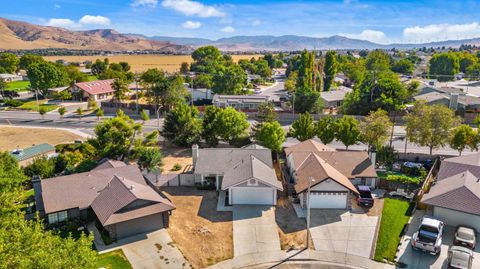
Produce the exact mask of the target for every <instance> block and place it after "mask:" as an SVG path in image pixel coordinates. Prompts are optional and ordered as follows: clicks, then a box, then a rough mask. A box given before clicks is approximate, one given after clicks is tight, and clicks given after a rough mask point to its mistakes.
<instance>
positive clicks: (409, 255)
mask: <svg viewBox="0 0 480 269" xmlns="http://www.w3.org/2000/svg"><path fill="white" fill-rule="evenodd" d="M422 217H423V212H421V211H417V212H416V213H415V215H414V216H413V219H412V222H411V224H410V225H409V226H408V229H407V232H406V234H405V235H404V236H403V238H402V240H401V241H400V247H399V250H398V254H397V257H398V261H399V262H402V263H404V264H406V265H407V267H405V268H430V269H443V268H447V256H448V249H449V247H450V246H451V245H452V244H453V235H454V234H455V228H454V227H450V226H445V230H444V232H443V237H442V250H441V252H440V254H439V255H437V256H433V255H431V254H428V253H425V252H422V251H418V250H414V249H412V248H411V247H410V240H411V238H412V236H413V234H414V233H415V232H416V230H417V229H418V227H419V225H420V223H421V220H422ZM477 236H478V235H477ZM475 249H476V251H475V254H474V259H473V265H472V268H480V253H479V252H478V251H479V250H480V241H477V246H476V248H475Z"/></svg>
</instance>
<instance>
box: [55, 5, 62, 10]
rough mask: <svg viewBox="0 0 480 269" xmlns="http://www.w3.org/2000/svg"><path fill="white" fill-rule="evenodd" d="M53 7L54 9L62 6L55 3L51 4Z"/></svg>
mask: <svg viewBox="0 0 480 269" xmlns="http://www.w3.org/2000/svg"><path fill="white" fill-rule="evenodd" d="M53 7H54V8H55V9H59V8H62V6H61V5H59V4H55V5H53Z"/></svg>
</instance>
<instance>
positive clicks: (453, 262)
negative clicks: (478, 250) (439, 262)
mask: <svg viewBox="0 0 480 269" xmlns="http://www.w3.org/2000/svg"><path fill="white" fill-rule="evenodd" d="M472 261H473V251H472V250H470V249H468V248H464V247H459V246H453V247H451V248H450V249H449V250H448V268H451V269H471V268H472Z"/></svg>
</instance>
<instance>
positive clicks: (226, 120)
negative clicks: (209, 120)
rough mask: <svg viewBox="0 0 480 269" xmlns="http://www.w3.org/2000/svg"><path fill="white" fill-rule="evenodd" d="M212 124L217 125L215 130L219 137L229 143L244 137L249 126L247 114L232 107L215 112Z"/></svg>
mask: <svg viewBox="0 0 480 269" xmlns="http://www.w3.org/2000/svg"><path fill="white" fill-rule="evenodd" d="M214 125H216V126H217V127H216V130H219V133H218V135H219V137H220V138H222V139H223V141H227V142H228V143H230V144H232V143H233V142H235V141H236V140H237V139H239V138H241V137H244V136H245V135H246V133H247V130H248V127H249V126H250V124H249V123H248V121H247V115H246V114H245V113H243V112H241V111H237V110H235V109H234V108H232V107H227V108H224V109H221V110H220V112H219V113H218V114H217V117H216V119H215V121H214Z"/></svg>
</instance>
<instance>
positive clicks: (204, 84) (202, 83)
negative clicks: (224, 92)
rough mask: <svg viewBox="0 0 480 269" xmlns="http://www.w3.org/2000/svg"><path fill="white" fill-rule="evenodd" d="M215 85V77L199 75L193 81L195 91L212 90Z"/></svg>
mask: <svg viewBox="0 0 480 269" xmlns="http://www.w3.org/2000/svg"><path fill="white" fill-rule="evenodd" d="M212 85H213V77H212V76H211V75H209V74H198V75H197V76H195V78H194V79H193V88H194V89H211V88H212Z"/></svg>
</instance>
